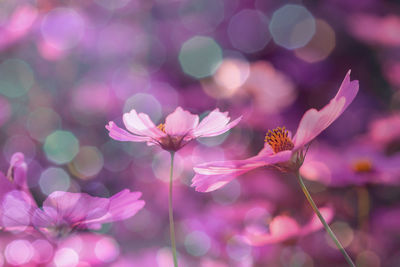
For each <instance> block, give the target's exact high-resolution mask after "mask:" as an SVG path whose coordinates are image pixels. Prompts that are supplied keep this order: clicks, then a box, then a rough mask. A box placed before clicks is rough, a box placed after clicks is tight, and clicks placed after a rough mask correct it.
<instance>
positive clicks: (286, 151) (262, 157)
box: [192, 71, 359, 192]
mask: <svg viewBox="0 0 400 267" xmlns="http://www.w3.org/2000/svg"><path fill="white" fill-rule="evenodd" d="M358 87H359V86H358V81H357V80H355V81H350V71H349V72H348V73H347V74H346V76H345V78H344V80H343V82H342V84H341V86H340V88H339V91H338V92H337V94H336V96H335V97H334V98H333V99H332V100H331V101H330V102H329V104H328V105H326V106H325V107H324V108H322V109H321V110H320V111H318V110H316V109H310V110H308V111H307V112H306V113H305V114H304V115H303V118H302V119H301V121H300V124H299V127H298V129H297V133H296V134H295V136H294V138H293V139H292V135H291V133H290V132H289V131H287V130H286V129H285V127H283V128H280V127H278V128H276V129H274V130H273V131H268V133H267V135H266V137H265V145H264V149H262V150H261V151H260V152H259V153H258V155H256V156H254V157H251V158H248V159H245V160H233V161H223V162H210V163H204V164H201V165H198V166H196V167H195V168H194V170H195V172H196V175H195V177H194V178H193V180H192V187H195V188H196V191H200V192H210V191H214V190H216V189H218V188H220V187H222V186H224V185H225V184H227V183H228V182H230V181H231V180H232V179H234V178H235V177H236V176H239V175H241V174H243V173H245V172H248V171H250V170H252V169H255V168H258V167H262V166H267V165H274V166H275V167H278V168H279V169H281V170H284V171H296V170H298V169H299V168H300V166H301V165H302V163H303V161H304V157H305V151H304V150H303V149H304V147H305V146H306V145H307V144H309V143H310V142H311V141H312V140H313V139H314V138H316V137H317V136H318V135H319V134H320V133H321V132H322V131H323V130H325V129H326V128H327V127H328V126H329V125H331V124H332V123H333V122H334V121H335V120H336V119H337V118H338V117H339V116H340V115H341V114H342V113H343V112H344V111H345V110H346V108H347V107H348V106H349V105H350V103H351V102H352V101H353V99H354V98H355V96H356V94H357V92H358Z"/></svg>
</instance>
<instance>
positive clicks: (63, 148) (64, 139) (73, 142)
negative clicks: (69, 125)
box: [43, 131, 79, 164]
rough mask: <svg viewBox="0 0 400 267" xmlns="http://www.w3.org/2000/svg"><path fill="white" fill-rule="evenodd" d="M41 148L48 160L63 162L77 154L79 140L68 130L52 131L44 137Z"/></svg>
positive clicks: (68, 160)
mask: <svg viewBox="0 0 400 267" xmlns="http://www.w3.org/2000/svg"><path fill="white" fill-rule="evenodd" d="M43 149H44V152H45V154H46V157H47V159H48V160H50V161H52V162H54V163H57V164H65V163H68V162H70V161H71V160H72V159H73V158H74V157H75V156H76V154H78V152H79V141H78V139H76V137H75V136H74V135H73V134H72V133H70V132H67V131H54V132H53V133H51V134H50V135H49V136H47V137H46V140H45V142H44V146H43Z"/></svg>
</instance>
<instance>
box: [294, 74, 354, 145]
mask: <svg viewBox="0 0 400 267" xmlns="http://www.w3.org/2000/svg"><path fill="white" fill-rule="evenodd" d="M357 92H358V81H357V80H355V81H350V71H349V72H348V73H347V75H346V77H345V78H344V80H343V82H342V85H341V86H340V88H339V91H338V93H337V94H336V96H335V97H334V98H333V99H332V100H331V101H330V102H329V104H328V105H326V106H325V107H324V108H322V109H321V110H320V111H318V110H316V109H310V110H308V111H307V112H306V113H305V114H304V115H303V118H302V119H301V121H300V124H299V127H298V128H297V132H296V135H295V136H294V138H293V142H294V145H295V148H294V150H296V149H299V148H301V147H303V146H304V145H306V144H307V143H309V142H310V141H312V140H313V139H314V138H315V137H317V136H318V135H319V134H320V133H321V132H322V131H323V130H325V129H326V128H328V127H329V125H331V124H332V123H333V122H334V121H335V120H336V119H337V118H338V117H339V116H340V115H341V114H342V113H343V112H344V111H345V110H346V108H347V107H348V106H349V105H350V103H351V102H352V101H353V100H354V98H355V96H356V95H357Z"/></svg>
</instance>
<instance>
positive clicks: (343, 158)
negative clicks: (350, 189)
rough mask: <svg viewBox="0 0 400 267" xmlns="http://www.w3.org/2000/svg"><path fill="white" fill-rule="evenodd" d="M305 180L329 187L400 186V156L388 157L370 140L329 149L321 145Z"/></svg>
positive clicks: (310, 160)
mask: <svg viewBox="0 0 400 267" xmlns="http://www.w3.org/2000/svg"><path fill="white" fill-rule="evenodd" d="M300 173H301V174H302V176H303V177H304V178H306V179H309V180H315V181H318V182H320V183H323V184H325V185H328V186H349V185H365V184H386V185H396V184H399V183H400V153H396V154H393V155H390V156H388V155H385V154H384V153H383V152H382V151H381V150H380V149H377V147H376V146H375V144H373V143H371V141H370V139H368V140H363V142H354V141H353V142H352V144H350V145H345V146H343V147H342V146H341V147H330V146H324V145H322V144H319V146H318V147H317V148H316V149H313V151H310V152H309V153H308V155H307V159H306V160H305V161H304V164H303V166H302V167H301V168H300Z"/></svg>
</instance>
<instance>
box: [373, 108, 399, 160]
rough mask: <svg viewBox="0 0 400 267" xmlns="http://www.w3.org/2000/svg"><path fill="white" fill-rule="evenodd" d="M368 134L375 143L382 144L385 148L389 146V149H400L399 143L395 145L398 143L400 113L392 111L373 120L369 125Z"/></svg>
mask: <svg viewBox="0 0 400 267" xmlns="http://www.w3.org/2000/svg"><path fill="white" fill-rule="evenodd" d="M368 135H369V136H368V138H370V139H371V140H372V142H373V143H375V144H378V145H382V146H383V147H385V148H387V147H388V146H391V149H390V148H389V149H390V150H393V148H395V149H397V150H400V147H399V145H396V144H398V143H400V113H394V114H392V115H389V116H386V117H383V118H380V119H377V120H375V121H373V122H372V123H371V124H370V125H369V133H368ZM390 152H395V151H390Z"/></svg>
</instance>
